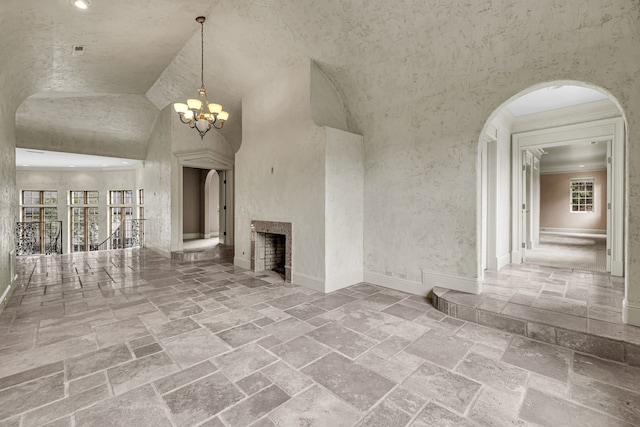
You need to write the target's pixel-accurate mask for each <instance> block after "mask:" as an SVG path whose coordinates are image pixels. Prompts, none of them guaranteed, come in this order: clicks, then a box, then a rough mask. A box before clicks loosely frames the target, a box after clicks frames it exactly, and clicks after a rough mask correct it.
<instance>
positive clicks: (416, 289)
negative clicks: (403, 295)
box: [364, 271, 432, 296]
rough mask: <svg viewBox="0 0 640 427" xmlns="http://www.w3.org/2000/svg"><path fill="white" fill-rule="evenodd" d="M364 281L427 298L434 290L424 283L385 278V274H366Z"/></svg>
mask: <svg viewBox="0 0 640 427" xmlns="http://www.w3.org/2000/svg"><path fill="white" fill-rule="evenodd" d="M364 281H365V282H367V283H372V284H374V285H378V286H384V287H385V288H390V289H395V290H396V291H402V292H407V293H409V294H413V295H419V296H426V295H427V294H428V293H429V292H430V291H431V289H432V288H430V287H428V286H424V285H423V284H422V283H419V282H413V281H411V280H406V279H399V278H397V277H390V276H385V275H384V274H379V273H372V272H370V271H365V272H364Z"/></svg>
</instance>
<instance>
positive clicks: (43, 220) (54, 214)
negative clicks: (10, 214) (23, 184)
mask: <svg viewBox="0 0 640 427" xmlns="http://www.w3.org/2000/svg"><path fill="white" fill-rule="evenodd" d="M20 213H21V216H22V221H23V222H37V223H40V225H39V227H38V233H39V236H40V253H49V252H48V251H49V250H51V248H52V247H55V245H56V242H57V239H58V237H59V233H60V226H59V224H57V221H58V192H57V191H55V190H24V191H22V204H21V209H20ZM56 252H57V250H56Z"/></svg>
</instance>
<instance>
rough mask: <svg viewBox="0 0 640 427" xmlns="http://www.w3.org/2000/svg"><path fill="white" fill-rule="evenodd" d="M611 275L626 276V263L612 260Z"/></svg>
mask: <svg viewBox="0 0 640 427" xmlns="http://www.w3.org/2000/svg"><path fill="white" fill-rule="evenodd" d="M611 275H612V276H616V277H623V276H624V262H623V261H614V260H611Z"/></svg>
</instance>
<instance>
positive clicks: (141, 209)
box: [138, 188, 144, 219]
mask: <svg viewBox="0 0 640 427" xmlns="http://www.w3.org/2000/svg"><path fill="white" fill-rule="evenodd" d="M138 219H144V190H143V189H142V188H141V189H139V190H138Z"/></svg>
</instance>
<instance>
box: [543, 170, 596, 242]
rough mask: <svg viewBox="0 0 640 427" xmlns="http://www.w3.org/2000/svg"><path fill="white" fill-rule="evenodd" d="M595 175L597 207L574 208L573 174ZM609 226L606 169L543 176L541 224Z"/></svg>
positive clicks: (562, 226)
mask: <svg viewBox="0 0 640 427" xmlns="http://www.w3.org/2000/svg"><path fill="white" fill-rule="evenodd" d="M588 177H593V181H594V182H593V184H594V188H593V192H594V195H593V196H594V204H595V206H594V211H593V212H571V211H570V194H569V186H570V181H571V178H588ZM547 227H548V228H581V229H588V230H606V228H607V171H606V170H605V171H596V172H576V173H563V174H553V175H541V176H540V228H541V229H544V228H547Z"/></svg>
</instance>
